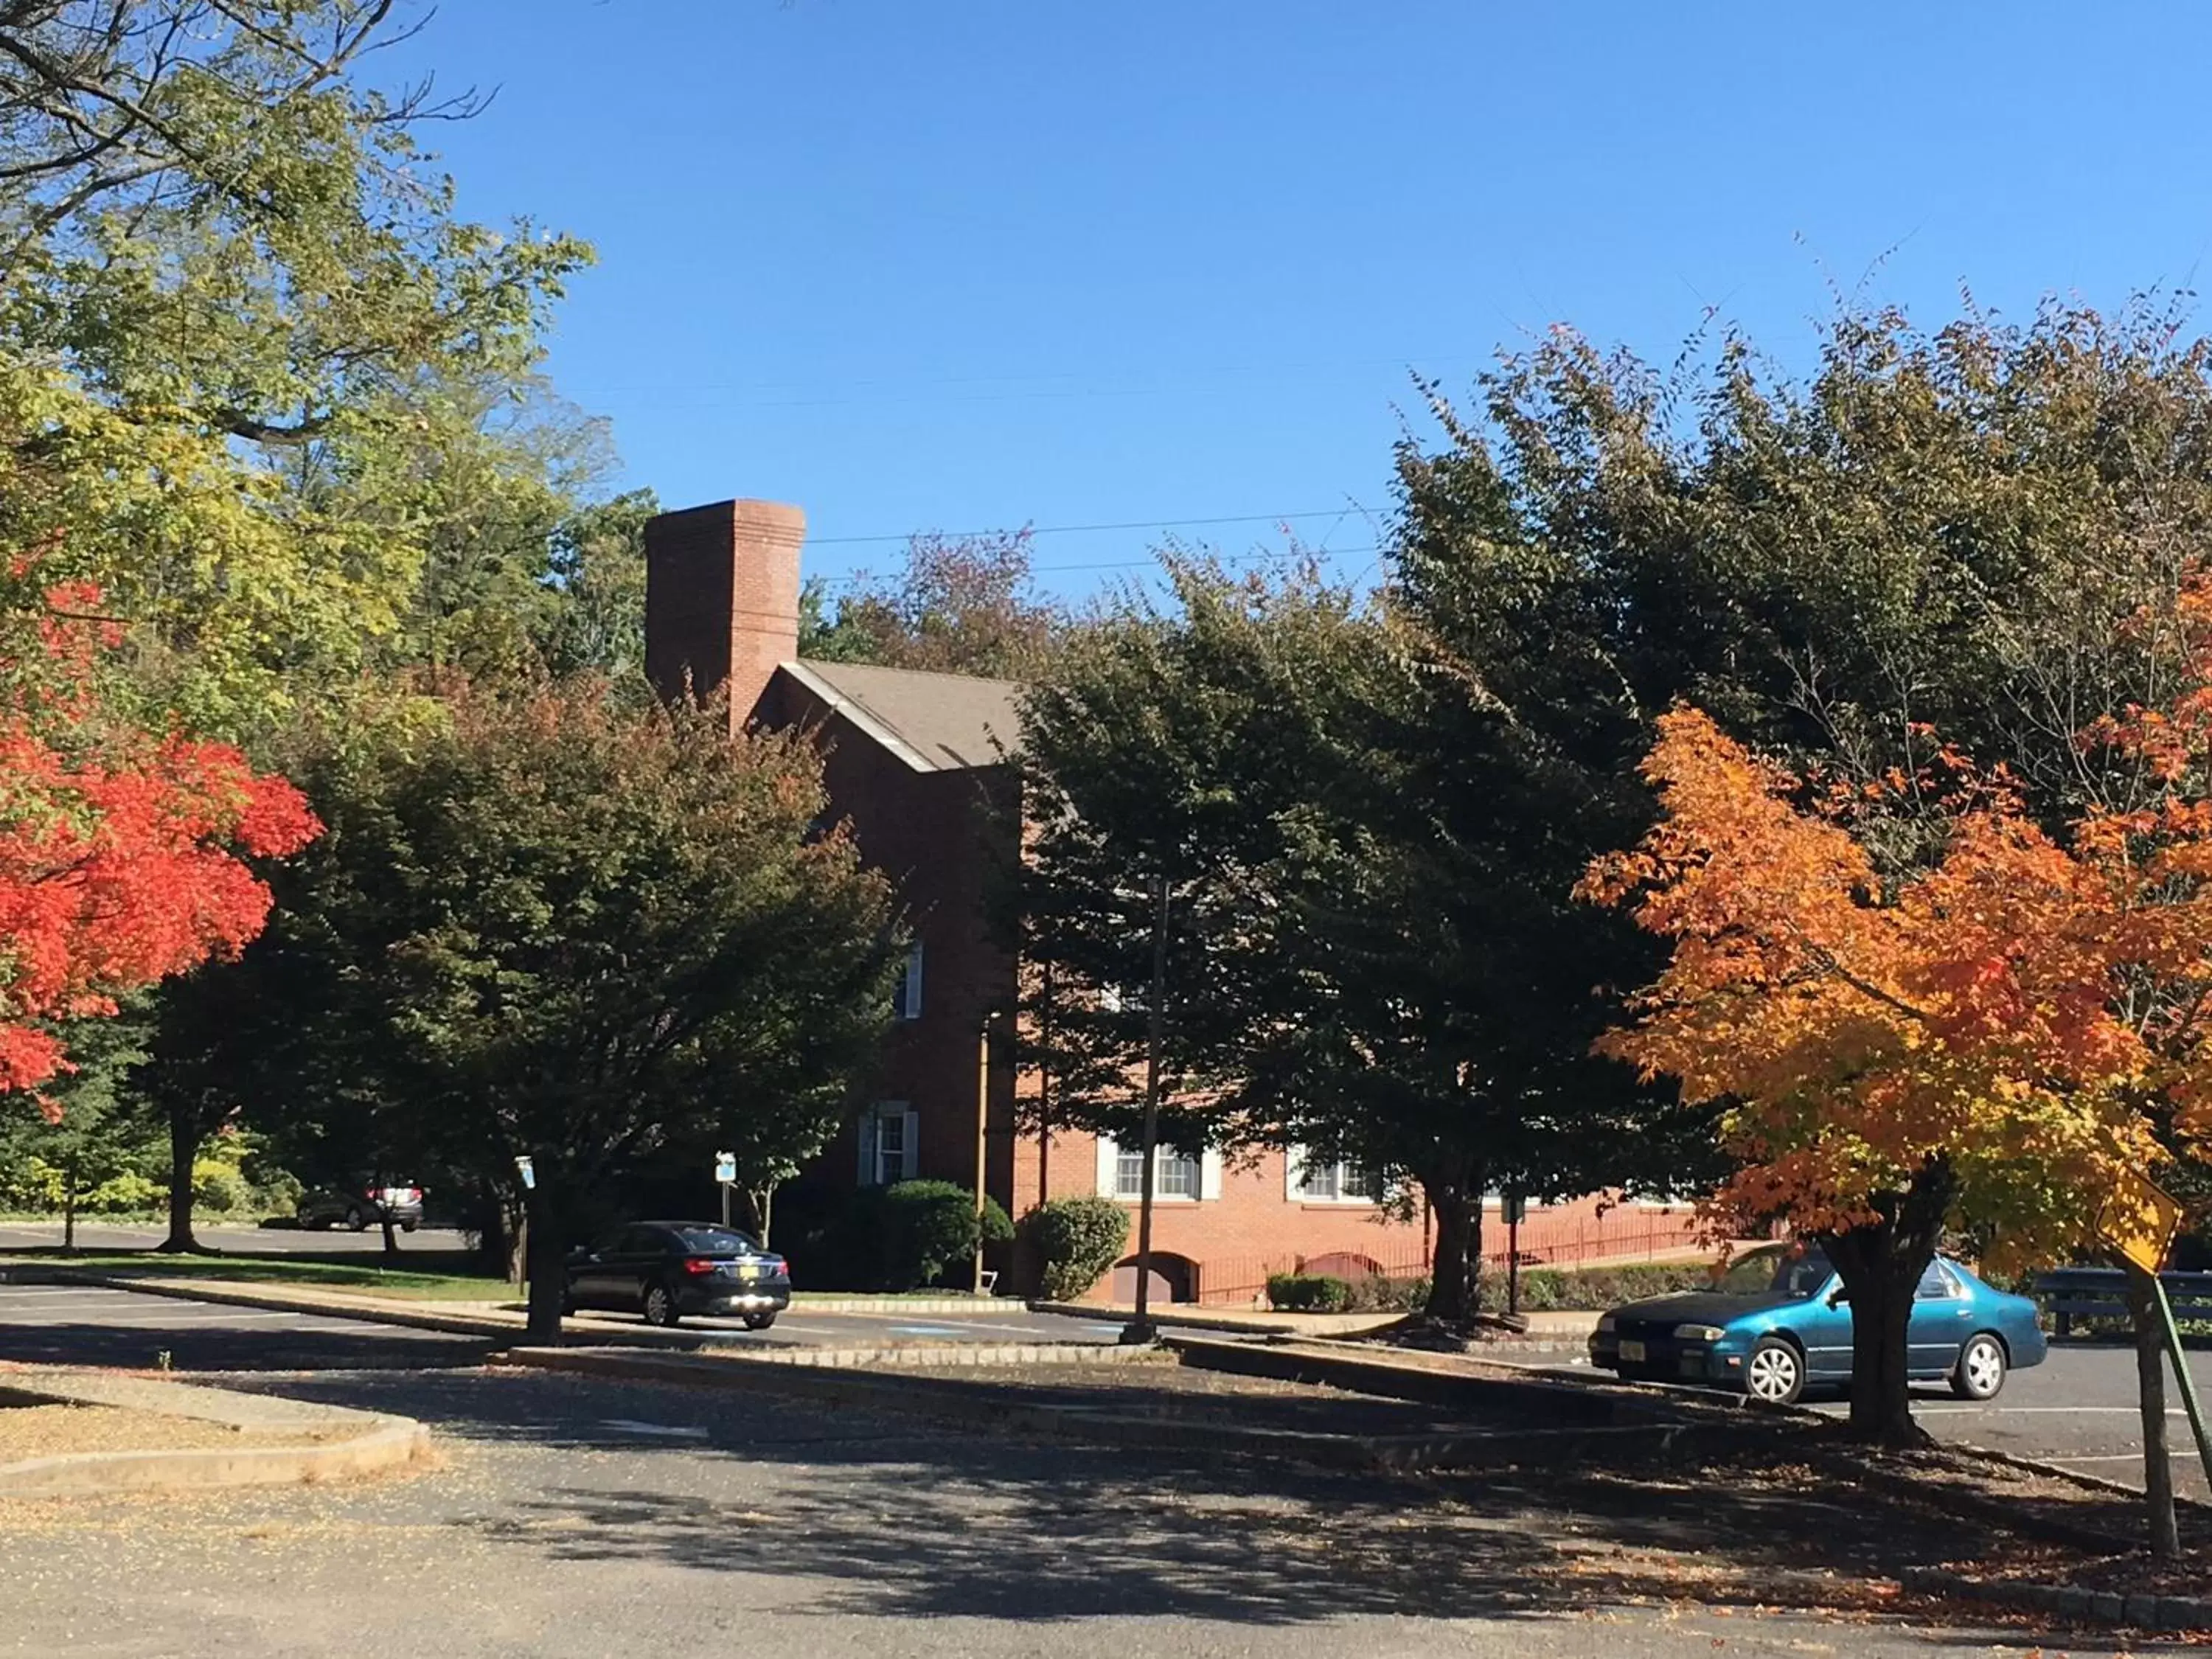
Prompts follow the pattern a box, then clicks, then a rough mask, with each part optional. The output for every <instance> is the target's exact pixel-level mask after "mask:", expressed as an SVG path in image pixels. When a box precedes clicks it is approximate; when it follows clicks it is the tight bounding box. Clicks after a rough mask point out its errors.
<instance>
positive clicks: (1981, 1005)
mask: <svg viewBox="0 0 2212 1659" xmlns="http://www.w3.org/2000/svg"><path fill="white" fill-rule="evenodd" d="M2206 592H2207V590H2205V589H2203V588H2202V587H2199V588H2197V589H2195V590H2194V598H2193V599H2192V603H2193V604H2195V605H2199V606H2201V607H2203V610H2204V613H2205V614H2206V615H2207V616H2208V617H2212V600H2208V599H2207V597H2206ZM2205 638H2206V640H2207V642H2208V644H2212V629H2207V630H2205ZM2191 658H2192V671H2191V674H2190V679H2191V682H2192V683H2193V684H2195V685H2197V686H2198V687H2200V688H2201V687H2203V686H2205V685H2207V684H2212V679H2208V678H2205V677H2206V676H2208V675H2212V650H2207V651H2204V652H2194V651H2192V653H2191ZM2199 671H2201V672H2199ZM2082 741H2083V743H2084V744H2085V747H2093V746H2098V745H2106V744H2109V745H2113V746H2116V747H2118V748H2119V749H2121V750H2125V751H2131V752H2133V753H2135V754H2136V755H2139V756H2141V757H2142V758H2143V759H2144V761H2145V762H2146V763H2147V764H2148V765H2151V766H2153V767H2154V768H2156V769H2157V770H2158V773H2159V775H2160V780H2161V781H2160V787H2159V788H2158V789H2157V790H2156V791H2155V792H2154V793H2153V794H2152V795H2151V796H2150V797H2149V798H2148V799H2146V800H2145V801H2144V802H2143V804H2142V805H2139V806H2135V807H2131V808H2130V809H2129V810H2126V811H2094V812H2092V813H2090V814H2089V815H2087V816H2086V817H2082V818H2081V819H2080V820H2079V821H2077V822H2076V823H2074V824H2072V825H2070V826H2069V828H2068V830H2067V832H2066V833H2065V834H2064V835H2063V836H2051V835H2048V834H2046V833H2045V831H2044V830H2043V829H2040V828H2039V827H2038V826H2037V825H2036V824H2034V823H2032V822H2031V821H2029V819H2028V818H2027V816H2026V815H2025V813H2024V812H2023V811H2022V810H2021V806H2020V805H2019V803H2018V801H2017V800H2016V799H2015V797H2014V794H2013V793H2012V792H2011V791H2010V790H2009V789H2008V787H2005V782H2004V780H2003V778H2002V775H1997V776H1995V777H1990V776H1984V775H1981V774H1979V773H1978V772H1977V771H1976V770H1975V769H1974V768H1973V767H1972V765H1971V764H1970V763H1968V762H1967V761H1966V759H1965V757H1959V756H1955V755H1951V754H1949V753H1948V751H1947V753H1946V756H1945V758H1944V761H1943V762H1942V763H1941V764H1940V765H1939V767H1938V768H1937V769H1936V771H1937V773H1938V775H1936V776H1932V777H1923V778H1914V779H1906V778H1902V777H1893V778H1892V779H1889V780H1887V781H1882V782H1876V783H1873V784H1869V785H1867V786H1864V787H1862V788H1860V789H1858V790H1857V791H1850V790H1844V789H1841V788H1837V789H1832V790H1828V791H1821V790H1818V789H1815V788H1814V787H1811V786H1809V785H1808V782H1807V781H1805V780H1802V779H1800V778H1797V777H1795V776H1792V775H1790V774H1789V773H1787V772H1785V771H1784V770H1783V769H1780V768H1778V767H1775V766H1771V765H1768V764H1766V763H1763V762H1761V761H1760V760H1759V759H1758V758H1757V757H1754V756H1753V755H1751V754H1750V753H1748V752H1747V750H1744V749H1743V748H1742V747H1741V745H1740V744H1736V743H1735V742H1734V741H1733V740H1731V739H1730V738H1728V737H1727V736H1726V735H1725V734H1724V733H1723V732H1721V731H1720V729H1719V728H1718V726H1716V725H1715V724H1714V722H1713V721H1712V720H1710V719H1709V718H1708V717H1706V716H1705V714H1702V713H1699V711H1697V710H1695V709H1683V710H1678V711H1677V712H1675V713H1674V714H1670V715H1668V716H1667V717H1666V718H1665V719H1664V720H1662V722H1661V726H1660V738H1659V743H1658V745H1657V746H1656V748H1655V749H1654V750H1653V751H1652V753H1651V756H1650V759H1649V760H1648V761H1647V762H1646V763H1645V765H1644V775H1645V776H1646V777H1647V778H1648V779H1649V780H1650V781H1651V782H1652V784H1653V785H1654V787H1656V789H1657V791H1658V793H1659V797H1660V802H1661V807H1662V812H1661V817H1660V820H1659V822H1658V823H1657V824H1656V826H1655V827H1654V829H1652V831H1651V832H1650V835H1649V836H1647V837H1646V838H1645V840H1644V843H1643V845H1642V846H1641V847H1639V848H1637V849H1636V850H1635V851H1633V852H1632V853H1627V854H1619V855H1615V856H1613V857H1609V858H1606V859H1603V860H1599V861H1598V863H1597V864H1596V865H1595V866H1594V867H1593V868H1592V870H1591V872H1590V873H1589V877H1588V878H1586V880H1585V882H1584V884H1583V892H1584V894H1585V895H1586V896H1589V897H1592V898H1595V899H1597V900H1599V901H1601V902H1630V903H1632V904H1633V905H1634V907H1635V915H1636V917H1637V920H1638V921H1639V922H1640V923H1641V924H1642V925H1643V926H1644V927H1647V928H1649V929H1650V930H1651V931H1652V932H1654V933H1659V934H1661V935H1662V936H1664V937H1666V938H1668V939H1671V940H1672V941H1673V945H1674V951H1673V956H1672V959H1671V960H1670V962H1669V963H1668V966H1667V969H1666V970H1665V971H1664V973H1663V974H1662V975H1661V977H1660V978H1659V979H1658V981H1656V983H1654V984H1653V985H1651V986H1650V987H1648V988H1647V989H1646V990H1645V991H1644V993H1643V994H1641V995H1640V996H1639V997H1638V999H1637V1000H1636V1001H1635V1003H1634V1005H1633V1006H1634V1009H1635V1012H1636V1015H1637V1018H1636V1020H1635V1022H1634V1024H1632V1025H1631V1026H1629V1027H1628V1028H1626V1029H1625V1030H1619V1031H1616V1032H1614V1033H1613V1034H1612V1035H1611V1036H1608V1037H1607V1039H1606V1040H1605V1042H1604V1043H1603V1045H1602V1046H1603V1047H1604V1048H1606V1049H1607V1051H1608V1052H1610V1053H1613V1054H1618V1055H1620V1057H1622V1058H1624V1059H1626V1060H1632V1061H1633V1062H1635V1063H1636V1064H1638V1065H1639V1066H1642V1067H1644V1069H1645V1070H1646V1071H1647V1073H1654V1074H1660V1073H1663V1074H1669V1075H1672V1076H1674V1077H1677V1078H1679V1079H1680V1080H1681V1085H1682V1088H1683V1091H1684V1092H1685V1094H1686V1096H1687V1097H1690V1098H1692V1099H1696V1100H1705V1101H1717V1102H1722V1103H1725V1111H1724V1113H1723V1133H1724V1136H1725V1138H1726V1139H1727V1142H1728V1144H1729V1149H1730V1150H1731V1151H1732V1152H1734V1153H1735V1155H1736V1156H1737V1158H1739V1159H1740V1160H1741V1167H1740V1169H1739V1170H1738V1173H1737V1174H1736V1176H1735V1177H1734V1179H1733V1180H1732V1181H1731V1182H1729V1184H1728V1185H1727V1186H1726V1187H1724V1188H1723V1189H1722V1190H1721V1192H1720V1193H1719V1194H1717V1197H1716V1198H1715V1199H1714V1200H1712V1202H1711V1209H1712V1211H1713V1212H1714V1218H1715V1221H1716V1223H1717V1225H1721V1226H1723V1227H1729V1228H1731V1229H1733V1228H1736V1227H1741V1225H1743V1223H1744V1221H1745V1220H1746V1219H1747V1218H1761V1219H1763V1218H1773V1217H1784V1218H1788V1219H1789V1220H1790V1222H1791V1223H1792V1225H1794V1226H1796V1228H1797V1230H1798V1231H1801V1232H1802V1233H1805V1234H1808V1235H1812V1236H1817V1237H1820V1238H1821V1239H1823V1241H1824V1242H1825V1243H1826V1247H1827V1249H1828V1251H1829V1254H1830V1255H1831V1256H1832V1259H1833V1260H1834V1261H1835V1264H1836V1267H1837V1269H1838V1272H1839V1273H1841V1274H1842V1276H1843V1279H1844V1286H1845V1288H1846V1290H1847V1291H1848V1292H1849V1294H1850V1301H1851V1306H1852V1310H1853V1315H1854V1318H1853V1344H1854V1349H1855V1352H1854V1368H1853V1378H1854V1381H1853V1400H1852V1412H1851V1416H1852V1422H1853V1424H1854V1426H1856V1427H1857V1429H1858V1430H1859V1431H1861V1432H1863V1433H1865V1434H1868V1435H1869V1436H1874V1437H1881V1438H1885V1439H1901V1438H1909V1437H1911V1435H1912V1432H1913V1431H1912V1425H1911V1416H1910V1411H1909V1406H1908V1399H1907V1394H1906V1389H1905V1328H1906V1319H1907V1316H1908V1314H1909V1312H1910V1310H1911V1297H1912V1292H1913V1285H1914V1284H1915V1282H1916V1281H1917V1279H1918V1278H1919V1276H1920V1273H1921V1272H1922V1270H1923V1267H1925V1266H1926V1263H1927V1261H1928V1259H1929V1254H1930V1253H1931V1252H1932V1250H1933V1249H1934V1248H1935V1245H1936V1238H1937V1237H1938V1234H1939V1233H1940V1231H1941V1230H1942V1228H1943V1227H1945V1226H1946V1225H1968V1226H1971V1227H1972V1228H1974V1229H1975V1230H1976V1231H1980V1232H1982V1233H1983V1234H1984V1236H1985V1237H1989V1238H1990V1241H1991V1243H1992V1248H1993V1250H1994V1252H1995V1253H1996V1255H1999V1256H2000V1257H2002V1258H2005V1259H2008V1260H2009V1261H2011V1262H2012V1263H2014V1264H2016V1265H2028V1264H2032V1263H2033V1262H2035V1261H2047V1260H2049V1259H2051V1257H2052V1256H2054V1255H2061V1254H2063V1253H2064V1252H2067V1251H2069V1250H2070V1249H2073V1248H2075V1246H2076V1245H2077V1244H2078V1243H2079V1241H2080V1239H2081V1237H2082V1235H2083V1232H2084V1230H2085V1227H2086V1225H2087V1222H2088V1221H2089V1219H2090V1217H2091V1215H2092V1213H2093V1210H2094V1208H2095V1205H2096V1202H2097V1199H2098V1196H2099V1194H2101V1193H2103V1192H2104V1191H2106V1190H2107V1189H2108V1188H2109V1187H2110V1185H2111V1182H2112V1176H2113V1174H2114V1173H2115V1171H2116V1170H2118V1168H2119V1167H2120V1166H2123V1165H2130V1164H2131V1165H2136V1166H2145V1165H2150V1166H2154V1165H2156V1164H2158V1163H2159V1162H2160V1161H2161V1160H2162V1159H2163V1158H2165V1156H2166V1153H2165V1152H2164V1151H2163V1150H2162V1147H2161V1144H2160V1132H2161V1131H2164V1132H2165V1133H2168V1134H2171V1135H2172V1136H2175V1137H2177V1138H2179V1139H2182V1140H2192V1139H2194V1140H2201V1139H2203V1138H2205V1137H2206V1136H2207V1135H2208V1134H2212V880H2208V878H2212V800H2208V799H2207V792H2206V787H2205V785H2206V781H2207V780H2206V777H2205V770H2206V764H2205V763H2206V759H2207V757H2208V755H2212V693H2207V692H2205V691H2203V690H2192V691H2191V692H2189V693H2187V694H2186V695H2184V696H2179V697H2178V698H2176V699H2175V700H2173V701H2172V702H2171V703H2170V704H2169V705H2168V707H2167V708H2166V709H2165V710H2163V711H2160V712H2155V713H2154V712H2152V711H2146V710H2142V709H2130V710H2128V711H2126V712H2125V713H2124V714H2123V715H2121V716H2118V717H2115V718H2114V719H2112V720H2107V721H2105V722H2102V723H2100V726H2097V727H2095V728H2093V729H2092V730H2091V731H2090V732H2087V733H2085V734H2084V737H2083V739H2082ZM1931 788H1934V789H1936V790H1939V791H1941V792H1942V793H1945V794H1946V795H1948V798H1949V799H1950V800H1951V802H1952V807H1951V811H1950V812H1949V815H1948V823H1947V833H1946V836H1945V838H1944V842H1943V847H1942V854H1941V856H1940V858H1939V859H1937V860H1936V861H1935V862H1934V863H1933V865H1932V866H1930V867H1928V868H1925V869H1922V870H1918V871H1916V872H1905V873H1903V874H1899V875H1895V876H1892V877H1889V878H1885V877H1884V875H1883V874H1882V873H1881V872H1880V871H1879V870H1878V868H1877V865H1876V861H1875V858H1874V857H1873V855H1872V854H1870V853H1869V850H1868V848H1867V847H1866V845H1865V844H1864V842H1863V841H1862V840H1861V839H1860V838H1859V836H1857V835H1856V834H1855V833H1854V828H1855V820H1856V819H1857V817H1858V815H1859V814H1860V813H1861V812H1863V811H1869V809H1871V810H1874V811H1879V810H1880V808H1881V805H1882V802H1883V798H1884V797H1885V796H1902V795H1904V794H1905V793H1916V794H1919V795H1922V796H1924V795H1925V793H1927V792H1928V791H1929V789H1931Z"/></svg>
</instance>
